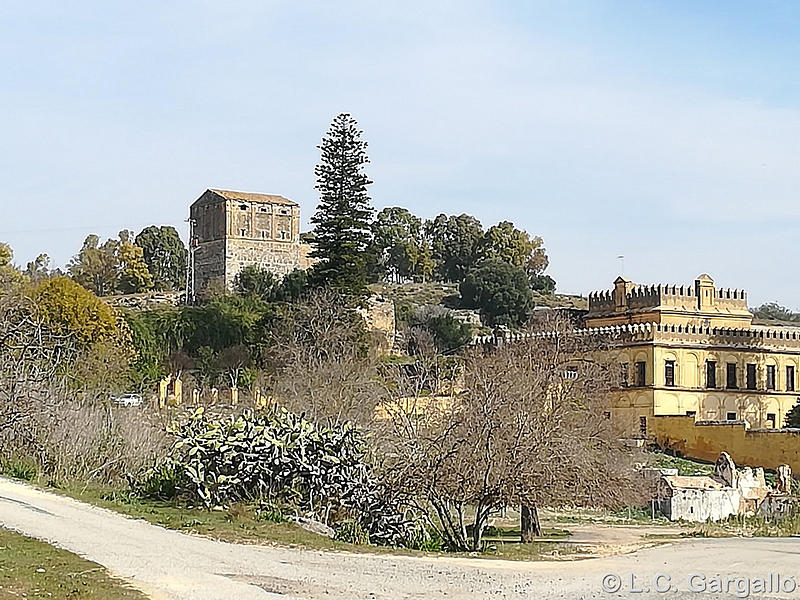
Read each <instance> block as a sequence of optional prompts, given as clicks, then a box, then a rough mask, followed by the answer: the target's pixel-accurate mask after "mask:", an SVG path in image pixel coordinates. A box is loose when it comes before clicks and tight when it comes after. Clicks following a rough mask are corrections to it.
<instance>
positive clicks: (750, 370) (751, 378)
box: [747, 363, 756, 390]
mask: <svg viewBox="0 0 800 600" xmlns="http://www.w3.org/2000/svg"><path fill="white" fill-rule="evenodd" d="M747 389H748V390H754V389H756V366H755V365H754V364H753V363H747Z"/></svg>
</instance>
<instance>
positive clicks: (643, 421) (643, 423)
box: [639, 417, 647, 438]
mask: <svg viewBox="0 0 800 600" xmlns="http://www.w3.org/2000/svg"><path fill="white" fill-rule="evenodd" d="M639 435H640V436H641V437H643V438H646V437H647V417H639Z"/></svg>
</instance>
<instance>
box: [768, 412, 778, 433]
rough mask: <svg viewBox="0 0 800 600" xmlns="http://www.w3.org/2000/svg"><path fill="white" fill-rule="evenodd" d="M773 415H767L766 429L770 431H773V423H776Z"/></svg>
mask: <svg viewBox="0 0 800 600" xmlns="http://www.w3.org/2000/svg"><path fill="white" fill-rule="evenodd" d="M776 418H777V417H776V415H775V413H767V427H769V428H770V429H775V421H776Z"/></svg>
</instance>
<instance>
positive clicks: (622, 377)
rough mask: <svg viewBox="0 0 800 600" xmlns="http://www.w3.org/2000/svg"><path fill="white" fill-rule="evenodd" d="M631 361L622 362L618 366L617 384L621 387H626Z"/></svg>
mask: <svg viewBox="0 0 800 600" xmlns="http://www.w3.org/2000/svg"><path fill="white" fill-rule="evenodd" d="M630 367H631V363H622V364H621V365H620V366H619V384H620V386H621V387H628V378H629V377H630V374H629V371H630Z"/></svg>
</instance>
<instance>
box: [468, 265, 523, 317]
mask: <svg viewBox="0 0 800 600" xmlns="http://www.w3.org/2000/svg"><path fill="white" fill-rule="evenodd" d="M459 291H460V292H461V299H462V302H463V304H464V307H465V308H479V309H480V311H481V315H482V316H483V318H484V320H485V322H486V323H487V324H489V325H507V326H509V327H519V326H520V325H523V324H524V323H525V322H526V321H527V320H528V318H529V317H530V314H531V311H532V310H533V307H534V301H533V292H532V291H531V288H530V283H529V281H528V276H527V274H526V273H525V270H524V269H522V268H521V267H516V266H514V265H511V264H509V263H506V262H502V261H498V260H492V261H486V262H484V263H483V264H481V266H480V267H478V268H477V269H475V270H473V271H470V272H469V273H468V274H467V276H466V278H465V279H464V281H462V282H461V285H460V286H459Z"/></svg>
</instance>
